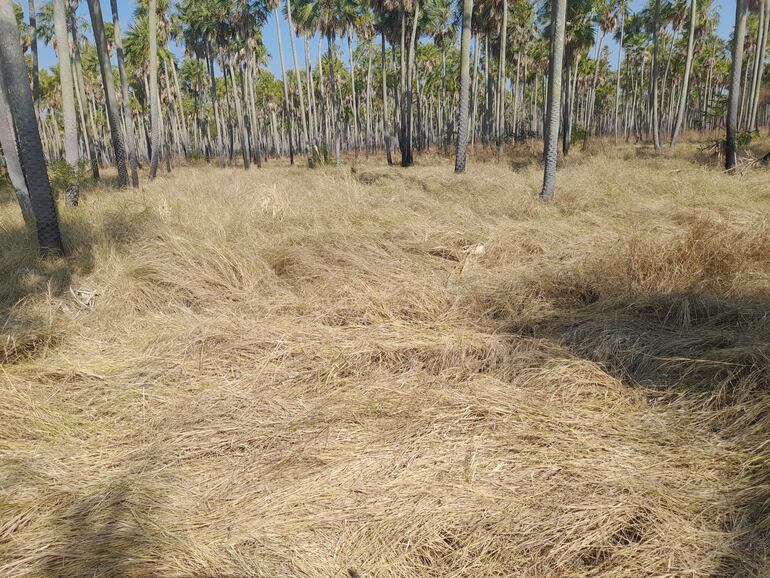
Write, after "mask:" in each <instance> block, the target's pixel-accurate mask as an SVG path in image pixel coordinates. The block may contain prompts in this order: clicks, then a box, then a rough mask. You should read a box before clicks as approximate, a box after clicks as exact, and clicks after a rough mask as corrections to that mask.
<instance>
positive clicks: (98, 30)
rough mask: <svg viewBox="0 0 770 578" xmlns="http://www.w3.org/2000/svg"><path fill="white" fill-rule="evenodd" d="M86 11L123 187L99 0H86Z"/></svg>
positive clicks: (119, 141) (121, 150)
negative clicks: (94, 42) (88, 13)
mask: <svg viewBox="0 0 770 578" xmlns="http://www.w3.org/2000/svg"><path fill="white" fill-rule="evenodd" d="M88 11H89V12H90V13H91V27H92V29H93V33H94V40H95V41H96V54H97V56H98V58H99V72H100V73H101V76H102V86H103V87H104V96H105V97H106V104H107V117H108V120H109V124H110V138H111V139H112V148H113V150H114V151H115V164H116V165H117V167H118V186H120V187H125V186H126V185H127V184H128V170H127V169H126V148H125V145H124V143H123V132H122V130H121V126H120V113H119V112H118V100H117V98H116V96H115V83H114V79H113V76H112V64H111V63H110V52H109V49H108V46H107V35H106V34H105V32H104V18H103V17H102V7H101V4H100V3H99V0H88Z"/></svg>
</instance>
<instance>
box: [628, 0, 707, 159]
mask: <svg viewBox="0 0 770 578" xmlns="http://www.w3.org/2000/svg"><path fill="white" fill-rule="evenodd" d="M693 2H694V0H693ZM625 26H626V13H625V10H621V11H620V43H619V44H618V66H617V73H616V78H615V124H614V127H613V128H614V130H615V144H618V114H619V112H620V76H621V75H620V71H621V70H622V69H623V41H624V40H625V38H624V36H625V32H626V28H625Z"/></svg>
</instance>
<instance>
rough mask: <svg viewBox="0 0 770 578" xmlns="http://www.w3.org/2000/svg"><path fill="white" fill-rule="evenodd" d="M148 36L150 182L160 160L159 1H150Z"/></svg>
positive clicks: (156, 171) (155, 173)
mask: <svg viewBox="0 0 770 578" xmlns="http://www.w3.org/2000/svg"><path fill="white" fill-rule="evenodd" d="M147 28H148V30H147V36H148V40H149V49H150V63H149V64H150V66H149V69H150V73H149V74H150V94H149V98H150V180H153V179H154V178H155V176H156V175H157V173H158V161H159V160H160V103H159V101H158V98H159V95H158V0H150V5H149V8H148V26H147Z"/></svg>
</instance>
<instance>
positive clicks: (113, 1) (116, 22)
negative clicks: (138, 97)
mask: <svg viewBox="0 0 770 578" xmlns="http://www.w3.org/2000/svg"><path fill="white" fill-rule="evenodd" d="M110 7H111V9H112V27H113V31H114V34H115V55H116V57H117V61H118V74H119V76H120V93H121V95H122V97H123V119H124V122H125V123H126V140H125V142H126V151H127V152H128V166H129V170H130V171H131V186H132V187H134V188H135V189H136V188H137V187H138V186H139V171H138V167H137V164H138V163H137V160H136V143H135V142H134V118H133V115H132V114H131V99H130V97H129V95H128V77H127V76H126V64H125V58H124V57H123V33H122V32H121V29H120V18H119V17H118V2H117V0H110Z"/></svg>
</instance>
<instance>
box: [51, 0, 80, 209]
mask: <svg viewBox="0 0 770 578" xmlns="http://www.w3.org/2000/svg"><path fill="white" fill-rule="evenodd" d="M53 11H54V26H55V27H56V45H57V48H58V51H59V82H60V84H61V95H62V96H61V101H62V117H63V120H64V158H65V159H66V161H67V165H68V166H69V170H68V171H67V173H68V174H67V192H66V196H65V199H66V203H67V206H69V207H75V206H77V204H78V194H79V187H78V171H79V166H78V165H79V161H80V147H79V144H78V117H77V112H76V111H75V83H74V81H73V78H72V65H71V63H70V44H69V33H68V32H67V7H66V6H65V5H64V0H53Z"/></svg>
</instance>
